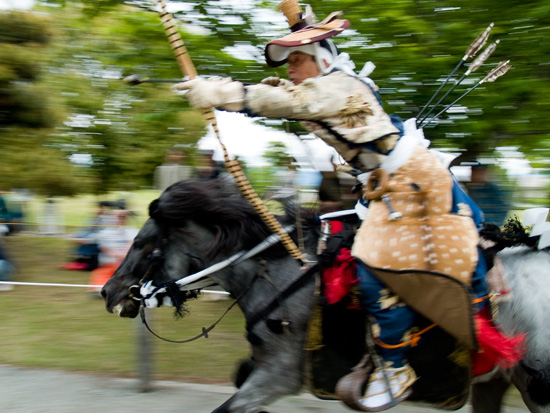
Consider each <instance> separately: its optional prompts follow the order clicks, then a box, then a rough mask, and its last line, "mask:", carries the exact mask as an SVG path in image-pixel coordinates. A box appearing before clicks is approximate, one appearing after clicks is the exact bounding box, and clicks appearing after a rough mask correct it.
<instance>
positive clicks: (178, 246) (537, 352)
mask: <svg viewBox="0 0 550 413" xmlns="http://www.w3.org/2000/svg"><path fill="white" fill-rule="evenodd" d="M288 211H290V212H291V211H293V208H289V209H288ZM149 212H150V219H149V220H148V221H147V222H146V223H145V225H144V226H143V228H142V229H141V230H140V232H139V234H138V235H137V237H136V238H135V240H134V243H133V245H132V248H131V249H130V251H129V252H128V254H127V256H126V258H125V259H124V261H123V262H122V264H121V265H120V267H119V268H118V269H117V271H116V272H115V274H114V275H113V277H112V278H111V279H110V280H109V281H108V282H107V283H106V284H105V286H104V287H103V289H102V291H101V294H102V295H103V297H104V298H105V302H106V308H107V311H109V312H117V313H118V314H119V315H120V316H121V317H131V318H133V317H136V316H137V315H138V314H139V309H140V306H141V305H144V303H145V301H146V300H145V298H144V297H143V295H144V294H143V292H144V291H145V290H144V287H145V286H148V287H149V290H148V291H149V292H151V297H150V298H154V299H155V300H158V302H160V303H162V302H165V303H166V302H170V303H171V304H175V305H176V308H178V309H181V306H183V305H185V301H186V300H187V299H188V298H190V297H192V296H193V293H192V291H193V290H196V289H200V288H204V287H206V286H210V285H212V284H218V285H220V286H221V287H222V288H224V289H225V290H226V291H228V292H229V293H230V294H231V296H232V297H234V298H236V299H237V300H238V305H239V307H240V308H241V310H242V312H243V313H244V316H245V319H246V322H247V333H248V334H247V338H248V340H249V342H250V346H251V358H250V360H249V362H247V363H244V364H243V365H241V367H240V369H239V374H238V376H237V383H236V384H237V385H238V387H239V389H238V391H236V393H235V394H234V395H233V396H232V397H231V398H230V399H228V400H227V401H226V402H225V403H224V404H223V405H221V406H219V407H218V408H217V409H215V410H214V412H218V413H219V412H232V413H253V412H259V411H262V409H264V408H265V406H267V405H269V404H270V403H272V402H274V401H275V400H276V399H278V398H281V397H284V396H287V395H290V394H294V393H297V392H299V391H300V390H301V389H302V388H303V386H304V384H305V382H306V377H307V378H308V379H309V387H310V390H311V391H312V392H313V393H314V394H316V395H317V396H318V397H321V398H327V399H334V398H337V395H336V392H335V386H336V383H337V381H338V380H339V379H340V378H342V377H344V376H346V375H348V374H349V373H351V372H352V369H353V368H354V367H355V366H356V365H357V364H360V361H361V359H362V357H363V355H364V353H365V351H366V350H367V347H368V346H367V345H366V344H365V325H368V323H366V317H365V314H364V313H363V312H362V311H354V310H348V309H347V308H346V305H343V306H338V305H336V306H333V307H332V308H329V307H330V306H323V305H320V302H319V300H318V295H316V279H317V278H318V277H319V271H318V267H317V266H313V267H312V268H310V269H309V270H307V271H306V270H304V269H303V268H302V267H301V266H300V265H299V263H297V262H296V261H295V260H294V259H293V258H291V257H290V256H289V255H288V254H287V253H286V251H285V249H284V248H283V247H282V246H281V245H280V244H276V245H271V244H269V243H266V242H265V240H266V239H268V238H269V237H270V236H271V235H272V234H271V233H270V231H269V229H268V228H267V226H266V225H265V224H264V223H263V222H262V220H261V219H260V217H259V216H258V215H257V214H256V212H255V211H254V209H253V208H252V207H251V206H250V205H249V204H248V202H247V201H246V200H245V199H244V198H243V197H242V196H240V194H239V193H238V191H237V190H236V188H235V187H234V185H233V184H232V183H230V182H227V181H224V179H221V178H219V179H216V180H212V181H206V182H205V181H196V180H188V181H182V182H179V183H177V184H175V185H172V186H171V187H169V188H168V189H167V190H166V191H165V192H164V193H163V194H162V195H161V197H160V198H159V199H158V200H156V201H153V203H152V204H151V206H150V208H149ZM300 216H301V222H299V223H297V222H295V221H296V220H295V217H293V216H291V215H289V214H287V215H285V216H284V217H281V223H282V224H283V226H286V227H287V228H289V227H291V226H299V228H300V229H301V231H299V232H300V233H301V234H302V236H303V239H302V240H301V241H302V242H301V243H300V244H302V245H304V247H305V250H306V251H305V252H306V253H307V255H309V256H311V257H313V256H315V255H316V252H317V246H318V239H319V232H320V231H319V223H318V220H317V218H316V217H315V216H314V214H306V213H305V212H302V213H301V214H300ZM292 235H293V237H294V239H296V231H294V232H293V234H292ZM248 251H252V252H251V253H247V252H248ZM499 256H500V257H501V262H502V265H503V269H504V274H505V277H506V279H507V283H508V285H509V287H510V289H511V290H512V292H511V294H509V301H507V302H503V303H501V304H499V310H500V311H499V316H498V323H499V324H500V325H501V326H502V329H503V330H504V331H505V332H508V333H510V334H517V333H526V335H527V342H526V345H527V351H526V354H525V357H524V358H523V360H522V361H521V362H520V363H518V364H517V365H516V366H515V367H513V368H510V369H507V370H503V369H498V370H495V371H493V375H492V376H491V377H488V376H487V377H485V379H484V380H485V381H483V382H481V381H479V382H476V383H475V384H474V386H473V392H472V396H473V397H472V404H473V410H474V411H475V412H484V413H492V412H499V411H500V407H501V401H502V396H503V394H504V391H505V390H506V389H507V388H508V386H509V385H510V384H513V385H514V386H516V387H517V388H518V389H519V391H520V392H521V395H522V397H523V399H524V401H525V403H526V405H527V406H528V408H529V409H530V411H532V412H545V411H550V409H549V407H550V404H549V403H550V347H549V346H548V345H547V343H548V342H549V341H550V336H549V334H550V333H548V331H547V328H545V326H548V325H550V277H548V275H547V269H548V268H549V267H550V254H549V253H548V252H547V251H537V250H533V249H530V248H512V249H507V250H505V251H503V252H502V253H500V254H499ZM197 274H198V275H197ZM187 276H192V281H191V282H187V281H185V279H186V277H187ZM176 281H177V282H176ZM180 290H183V291H182V292H180ZM153 293H156V295H155V296H154V297H153V295H154V294H153ZM138 298H141V299H138ZM152 301H153V300H150V301H148V304H149V305H151V303H152ZM319 313H322V314H323V316H324V319H323V325H322V330H320V329H319V326H317V327H316V328H314V327H315V326H313V324H314V323H315V320H318V317H317V316H318V315H319ZM331 319H332V322H330V320H331ZM334 320H336V322H334ZM418 322H419V326H422V325H425V324H426V322H427V320H425V319H422V317H419V320H418ZM308 331H309V336H308ZM319 331H322V333H323V335H322V337H321V338H319V336H318V337H317V338H316V339H315V338H312V335H313V336H314V335H315V334H312V332H313V333H315V332H317V333H318V332H319ZM319 340H321V341H319ZM367 341H368V340H367ZM319 343H321V345H320V346H318V345H317V346H316V345H315V344H319ZM459 347H460V346H458V345H457V342H456V340H455V339H454V338H452V337H451V336H450V335H448V334H446V333H445V332H444V331H442V330H441V329H439V328H437V327H436V328H434V329H432V330H431V331H430V333H429V334H427V335H426V338H425V339H423V340H421V342H420V343H419V345H418V346H416V347H415V348H414V350H412V349H411V353H412V354H411V357H410V359H411V364H412V365H413V367H414V368H415V370H417V371H418V370H419V371H420V372H421V373H420V374H419V376H420V378H419V380H418V381H417V382H416V383H415V384H414V385H413V392H412V395H411V396H410V397H409V400H411V401H413V402H414V401H419V402H424V403H426V402H427V403H430V404H431V405H432V406H434V407H439V408H444V409H458V408H460V407H461V406H462V405H464V404H465V403H466V401H467V399H468V396H469V389H470V377H469V373H470V371H471V368H470V367H471V366H470V364H469V363H468V361H466V363H464V357H462V361H461V362H460V363H457V361H456V359H457V358H460V357H457V354H458V353H457V352H456V351H461V353H460V354H462V355H465V354H466V355H467V357H466V360H469V353H468V352H467V351H466V352H464V349H462V350H460V348H459ZM457 348H458V350H457ZM452 355H454V356H453V357H454V359H453V357H451V356H452ZM366 364H368V363H366ZM363 372H364V373H365V375H366V376H368V372H369V369H368V368H367V369H363ZM366 376H365V377H366Z"/></svg>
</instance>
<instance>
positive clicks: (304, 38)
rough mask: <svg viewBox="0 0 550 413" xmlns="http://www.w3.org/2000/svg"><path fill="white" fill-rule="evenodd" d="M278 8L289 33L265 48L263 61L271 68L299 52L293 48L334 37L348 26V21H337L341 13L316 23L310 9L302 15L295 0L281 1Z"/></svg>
mask: <svg viewBox="0 0 550 413" xmlns="http://www.w3.org/2000/svg"><path fill="white" fill-rule="evenodd" d="M278 7H279V9H280V10H281V11H282V12H283V14H284V15H285V16H286V18H287V20H288V24H289V25H290V30H291V33H290V34H288V35H286V36H284V37H281V38H279V39H275V40H272V41H270V42H269V43H268V44H267V45H266V46H265V59H266V62H267V64H268V65H269V66H271V67H278V66H281V65H283V64H285V63H286V62H287V60H288V56H289V54H290V53H291V52H292V51H296V50H299V49H295V48H297V47H301V46H306V45H309V44H312V43H317V42H320V41H322V40H325V39H328V38H330V37H333V36H336V35H337V34H340V33H342V32H343V31H344V30H345V29H346V28H348V27H349V25H350V22H349V21H348V20H345V19H339V17H340V16H341V15H342V12H333V13H331V14H330V15H329V16H327V17H326V18H325V19H324V20H323V21H321V22H318V23H316V22H315V21H314V20H315V15H314V14H313V12H312V11H311V8H310V7H309V6H308V8H307V9H306V13H305V15H304V13H303V12H302V9H301V7H300V5H299V4H298V2H297V0H283V1H282V2H281V3H279V5H278ZM312 50H313V49H312ZM304 51H305V52H306V53H308V52H307V51H306V50H304ZM309 54H311V53H309Z"/></svg>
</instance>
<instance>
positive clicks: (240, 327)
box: [0, 234, 248, 383]
mask: <svg viewBox="0 0 550 413" xmlns="http://www.w3.org/2000/svg"><path fill="white" fill-rule="evenodd" d="M5 244H6V249H7V250H8V252H9V254H10V255H11V257H12V258H13V259H14V261H15V264H16V266H17V269H18V271H17V273H16V275H15V277H14V281H22V282H42V283H66V284H87V283H88V278H89V276H90V273H89V272H79V271H66V270H61V269H59V268H58V266H59V265H60V264H61V263H63V262H64V260H65V259H66V257H67V255H68V252H69V251H70V249H71V245H70V244H69V243H68V241H67V240H64V239H60V238H51V237H39V236H33V235H26V234H17V235H14V236H10V237H7V238H5ZM231 302H232V301H228V300H224V301H206V300H197V301H194V302H192V303H191V304H190V306H189V309H190V314H189V316H187V317H185V318H184V319H177V320H176V319H174V318H173V312H172V311H171V310H170V309H155V310H150V311H148V318H149V320H150V321H151V325H152V327H153V329H155V330H156V331H157V332H158V333H159V334H160V335H162V336H164V337H167V338H171V339H186V338H189V337H192V336H195V335H196V334H198V333H200V331H201V328H202V327H203V326H204V327H208V326H210V324H212V323H213V322H214V321H215V320H216V319H217V318H218V317H219V316H220V315H221V314H222V313H223V311H224V310H225V309H226V308H227V306H228V305H229V304H230V303H231ZM0 306H1V308H3V317H2V321H1V322H0V336H1V337H2V351H1V352H0V363H2V364H10V365H15V366H23V367H25V366H30V367H38V368H56V369H62V370H70V371H82V372H93V373H102V374H104V373H107V374H112V375H116V376H135V375H137V372H138V371H139V370H138V369H139V360H138V359H137V354H138V336H139V334H138V332H139V327H140V324H141V322H140V321H138V319H135V320H129V319H122V318H119V317H118V316H115V315H113V314H109V313H107V312H106V311H105V307H104V303H103V300H102V299H101V298H100V297H99V295H98V294H97V292H95V293H94V292H91V291H88V290H87V289H85V288H74V287H38V286H15V289H14V290H13V291H3V292H0ZM147 334H149V333H147ZM150 338H151V340H150V341H151V344H152V349H153V353H152V358H153V375H154V378H155V379H171V380H181V381H195V382H204V383H229V382H230V378H231V374H232V372H233V369H234V366H235V363H236V362H237V361H238V360H240V359H241V358H244V357H246V356H247V355H248V344H247V342H246V340H245V338H244V318H243V317H242V314H241V313H240V311H239V309H238V308H235V309H233V310H232V311H230V312H229V314H228V315H227V316H226V318H225V319H224V320H223V321H222V322H221V323H220V324H218V326H217V327H216V328H215V329H214V330H212V332H211V333H210V337H209V338H208V339H204V338H202V339H199V340H197V341H194V342H191V343H186V344H173V343H166V342H163V341H161V340H159V339H157V338H154V337H153V336H150Z"/></svg>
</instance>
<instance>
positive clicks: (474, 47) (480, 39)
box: [463, 23, 495, 60]
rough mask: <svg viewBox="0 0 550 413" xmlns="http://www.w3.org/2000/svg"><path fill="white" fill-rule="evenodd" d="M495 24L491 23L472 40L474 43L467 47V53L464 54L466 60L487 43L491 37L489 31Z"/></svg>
mask: <svg viewBox="0 0 550 413" xmlns="http://www.w3.org/2000/svg"><path fill="white" fill-rule="evenodd" d="M494 25H495V24H494V23H491V24H490V25H489V27H487V28H486V29H485V31H484V32H483V33H481V34H480V35H479V36H477V38H476V39H475V40H474V41H473V42H472V44H471V45H470V46H469V47H468V48H467V49H466V53H465V54H464V58H463V59H464V60H466V59H468V58H470V57H474V56H475V55H476V53H477V52H479V50H480V49H481V48H482V47H483V46H484V45H485V43H487V39H489V33H490V32H491V29H492V28H493V26H494Z"/></svg>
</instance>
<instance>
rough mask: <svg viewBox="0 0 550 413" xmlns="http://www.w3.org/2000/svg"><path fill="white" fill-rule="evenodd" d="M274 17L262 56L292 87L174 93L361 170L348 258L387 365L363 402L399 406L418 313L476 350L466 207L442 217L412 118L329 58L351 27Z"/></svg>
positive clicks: (409, 378)
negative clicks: (391, 110) (359, 207)
mask: <svg viewBox="0 0 550 413" xmlns="http://www.w3.org/2000/svg"><path fill="white" fill-rule="evenodd" d="M279 7H280V8H281V10H282V11H283V13H285V15H286V17H287V19H288V21H289V24H290V26H291V33H290V34H288V35H286V36H284V37H282V38H279V39H276V40H272V41H270V42H269V43H268V44H267V45H266V47H265V57H266V61H267V63H268V65H269V66H272V67H278V66H281V65H283V64H285V63H287V64H288V68H287V72H288V77H289V80H285V79H279V78H267V79H264V80H263V81H262V82H261V83H260V84H256V85H248V86H245V85H243V84H242V83H241V82H238V81H233V80H232V79H230V78H210V79H203V78H195V79H193V80H190V81H187V82H183V83H180V84H178V85H176V86H175V89H177V90H180V91H181V90H185V91H187V93H186V97H187V99H188V100H189V102H190V103H191V104H192V105H193V106H195V107H197V108H211V107H214V108H217V109H220V110H225V111H232V112H242V113H246V114H248V115H250V116H263V117H268V118H285V119H289V120H298V121H301V122H302V124H303V125H304V127H305V128H306V129H307V130H308V131H310V132H312V133H314V134H315V135H316V136H318V137H319V138H320V139H322V140H323V141H325V142H326V143H327V144H329V145H330V146H332V147H334V148H335V149H336V150H337V151H338V152H339V154H340V155H341V156H342V157H343V158H344V159H345V160H346V162H347V163H348V164H349V165H351V166H352V167H354V168H356V169H359V170H361V171H364V172H365V174H363V175H362V176H361V178H362V180H363V182H364V183H365V186H366V189H365V196H364V198H365V199H364V201H365V203H366V204H368V210H367V212H368V213H366V214H364V216H363V217H362V219H363V221H362V224H361V227H360V229H359V230H358V233H357V235H356V237H355V242H354V245H353V249H352V253H353V255H354V256H355V257H356V258H357V260H358V262H359V268H358V276H359V280H360V290H361V293H362V304H363V306H364V308H365V310H366V311H367V312H368V314H369V315H370V316H372V317H374V319H375V320H376V324H378V326H379V333H378V341H377V342H378V343H385V344H387V345H384V346H379V347H378V348H377V350H379V354H380V355H381V357H382V358H383V360H384V362H385V363H384V366H383V367H382V369H381V368H378V369H377V370H375V372H374V373H373V374H372V376H371V379H370V381H369V384H368V386H367V389H366V393H365V396H364V398H363V399H362V403H363V404H364V406H365V407H366V408H368V409H372V410H382V409H385V408H388V407H391V405H392V404H393V403H394V402H395V401H401V400H402V399H404V398H405V397H406V395H407V390H408V389H409V388H410V386H411V385H412V384H413V383H414V381H415V380H416V374H415V372H414V370H413V369H412V368H411V367H410V365H409V364H408V363H407V350H406V349H407V346H400V345H399V343H402V342H404V341H406V340H407V337H409V336H410V332H411V328H412V327H413V319H414V317H415V311H416V312H419V313H421V314H422V315H424V316H425V317H426V318H428V319H430V320H432V321H433V322H436V323H438V324H439V325H440V326H441V328H443V329H444V330H446V331H447V332H449V333H450V334H451V335H453V336H454V337H456V338H458V339H459V340H460V341H461V342H462V343H464V344H466V345H467V346H468V347H469V348H475V347H476V344H475V337H474V333H473V332H472V327H471V326H472V320H471V301H470V299H469V294H468V293H467V291H469V288H470V287H471V285H472V274H473V273H474V270H475V269H476V265H477V264H478V250H477V243H478V231H477V228H476V225H475V224H474V221H473V220H472V216H471V212H472V211H471V209H470V208H469V207H468V205H467V203H462V204H461V206H460V208H457V212H456V213H451V209H452V208H453V204H452V202H453V198H452V189H453V187H454V181H453V178H452V176H451V174H450V172H449V170H448V160H446V159H445V158H444V157H443V156H442V155H440V154H436V153H434V152H432V151H430V150H428V148H427V146H428V141H427V140H426V139H424V137H423V133H422V131H421V130H417V129H416V126H415V119H409V120H408V121H406V122H403V121H401V119H399V118H398V117H396V116H393V115H388V114H387V113H386V112H385V111H384V109H383V107H382V103H381V100H380V97H379V95H378V93H377V86H376V85H375V84H374V82H373V81H372V80H371V79H370V78H368V77H367V76H368V74H370V72H371V71H372V67H373V65H372V64H367V65H366V67H365V68H364V69H363V70H362V71H361V73H360V74H357V73H356V72H355V71H354V66H355V65H354V63H353V62H352V61H351V60H350V58H349V55H348V54H347V53H340V52H339V50H338V49H337V48H336V46H335V44H334V42H333V40H332V39H331V38H332V37H333V36H335V35H337V34H339V33H341V32H342V31H343V30H344V29H346V28H347V27H348V26H349V24H350V23H349V21H347V20H344V19H341V18H339V17H340V13H332V14H331V15H330V16H328V17H327V18H326V19H325V20H323V21H322V22H320V23H316V22H315V21H314V16H313V14H312V12H311V9H310V8H309V7H308V8H306V12H305V13H302V10H301V8H300V6H299V5H298V3H297V2H296V0H285V1H283V2H282V3H281V4H280V5H279ZM369 63H370V62H369ZM363 212H364V211H363ZM396 292H397V295H396ZM462 298H464V299H462ZM413 308H414V310H413ZM384 376H385V378H384ZM388 384H389V386H388ZM388 387H390V388H388Z"/></svg>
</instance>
